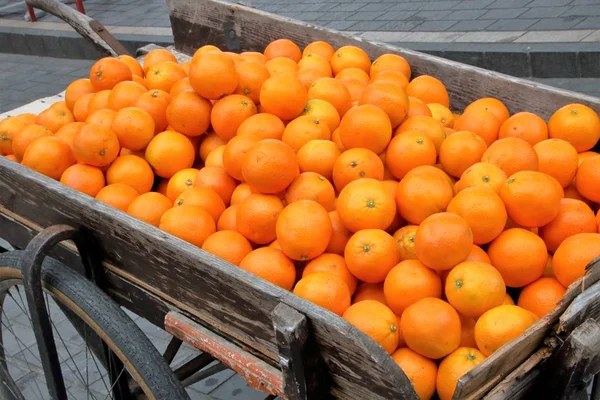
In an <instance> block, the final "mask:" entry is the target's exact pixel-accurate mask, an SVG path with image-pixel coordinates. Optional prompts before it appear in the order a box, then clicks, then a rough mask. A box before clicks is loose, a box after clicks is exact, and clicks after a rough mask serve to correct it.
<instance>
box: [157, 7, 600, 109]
mask: <svg viewBox="0 0 600 400" xmlns="http://www.w3.org/2000/svg"><path fill="white" fill-rule="evenodd" d="M167 3H168V5H169V9H170V11H171V25H172V27H173V36H174V38H175V46H176V48H177V49H179V50H181V51H183V52H185V53H187V54H193V52H194V51H195V50H196V49H197V48H198V47H200V46H201V45H204V44H213V45H217V46H219V47H220V48H222V49H228V50H230V51H263V50H264V48H265V47H266V45H267V44H268V43H269V42H271V41H273V40H275V39H281V38H287V39H291V40H293V41H294V42H296V43H297V44H298V45H299V46H301V47H303V46H306V45H307V44H308V43H310V42H312V41H315V40H324V41H327V42H329V43H331V45H332V46H333V47H335V48H338V47H341V46H345V45H355V46H358V47H360V48H362V49H363V50H365V51H366V52H367V53H368V54H369V56H370V57H371V58H372V59H375V58H376V57H378V56H379V55H381V54H384V53H395V54H399V55H401V56H403V57H404V58H406V60H407V61H408V62H409V63H410V65H411V67H412V69H413V75H415V76H416V75H424V74H427V75H433V76H435V77H437V78H438V79H440V80H442V81H443V82H444V84H445V85H446V87H447V88H448V92H449V93H450V98H451V106H452V108H454V109H458V110H461V109H463V108H464V107H465V106H466V105H467V104H469V103H470V102H472V101H473V100H475V99H478V98H481V97H488V96H492V97H497V98H499V99H501V100H502V101H504V102H505V104H506V105H507V107H508V108H509V109H510V111H511V112H512V113H515V112H519V111H530V112H534V113H536V114H539V115H540V116H542V117H543V118H549V116H550V115H551V114H552V113H553V112H554V111H555V110H557V109H558V108H560V107H562V106H563V105H566V104H569V103H583V104H587V105H589V106H591V107H592V108H594V109H595V110H596V111H597V112H598V111H600V99H597V98H594V97H590V96H586V95H582V94H578V93H575V92H569V91H565V90H560V89H555V88H552V87H549V86H545V85H541V84H538V83H535V82H531V81H527V80H524V79H518V78H514V77H510V76H508V75H503V74H500V73H497V72H492V71H487V70H484V69H481V68H477V67H472V66H469V65H465V64H460V63H457V62H454V61H449V60H446V59H443V58H439V57H434V56H430V55H427V54H423V53H419V52H416V51H412V50H408V49H402V48H398V47H395V46H390V45H386V44H380V43H377V44H376V43H372V42H368V41H365V40H363V39H361V38H358V37H354V36H350V35H346V34H343V33H340V32H337V31H333V30H331V29H326V28H321V27H316V26H313V25H310V24H307V23H304V22H300V21H297V20H293V19H289V18H285V17H280V16H278V15H274V14H269V13H266V12H263V11H260V10H256V9H252V8H248V7H244V6H241V5H237V4H235V5H232V4H230V3H225V2H222V1H218V0H167Z"/></svg>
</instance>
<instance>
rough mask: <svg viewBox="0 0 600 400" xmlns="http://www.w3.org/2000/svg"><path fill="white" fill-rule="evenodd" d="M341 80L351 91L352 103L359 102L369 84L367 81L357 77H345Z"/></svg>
mask: <svg viewBox="0 0 600 400" xmlns="http://www.w3.org/2000/svg"><path fill="white" fill-rule="evenodd" d="M344 71H347V70H344ZM342 72H343V71H342ZM338 75H339V74H338ZM336 79H337V78H336ZM340 81H341V82H342V83H343V84H344V86H346V89H348V92H349V93H350V99H351V100H352V104H358V102H359V101H360V99H362V97H363V95H364V94H365V91H366V90H367V86H368V85H367V84H366V83H365V82H363V81H361V80H359V79H356V78H344V79H340Z"/></svg>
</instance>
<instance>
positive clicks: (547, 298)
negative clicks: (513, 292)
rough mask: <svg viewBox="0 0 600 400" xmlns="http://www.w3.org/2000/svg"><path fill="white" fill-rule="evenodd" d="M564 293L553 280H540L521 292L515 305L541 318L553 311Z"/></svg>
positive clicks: (561, 287) (559, 285)
mask: <svg viewBox="0 0 600 400" xmlns="http://www.w3.org/2000/svg"><path fill="white" fill-rule="evenodd" d="M566 291H567V290H566V289H565V288H564V287H563V286H562V285H561V284H560V283H559V282H558V281H557V280H556V279H555V278H540V279H538V280H537V281H535V282H533V283H531V284H529V285H527V286H525V287H524V288H523V290H521V293H520V294H519V300H518V302H517V305H518V306H519V307H523V308H524V309H526V310H528V311H531V312H532V313H534V314H535V315H537V316H538V318H542V317H543V316H544V315H546V314H548V313H549V312H550V311H552V310H554V308H555V307H556V304H557V303H558V302H559V301H560V299H561V298H562V297H563V295H564V294H565V292H566Z"/></svg>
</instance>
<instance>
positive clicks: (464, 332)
mask: <svg viewBox="0 0 600 400" xmlns="http://www.w3.org/2000/svg"><path fill="white" fill-rule="evenodd" d="M506 296H508V294H506V295H505V301H506ZM508 297H509V298H510V296H508ZM503 304H504V303H503ZM459 316H460V330H461V338H460V347H475V348H476V347H477V343H475V323H476V322H477V321H476V320H475V318H469V317H465V316H464V315H460V314H459Z"/></svg>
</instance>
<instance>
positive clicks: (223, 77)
mask: <svg viewBox="0 0 600 400" xmlns="http://www.w3.org/2000/svg"><path fill="white" fill-rule="evenodd" d="M189 78H190V85H192V87H193V88H194V90H195V91H196V93H198V94H199V95H200V96H202V97H204V98H206V99H211V100H217V99H220V98H221V97H223V96H224V95H228V94H231V93H233V92H234V91H235V89H236V88H237V86H238V81H239V76H238V73H237V70H236V66H235V62H234V61H233V60H232V59H231V57H229V56H228V55H227V54H223V53H217V52H210V53H205V54H202V55H200V56H199V57H197V58H194V59H193V60H192V65H191V66H190V73H189Z"/></svg>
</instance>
